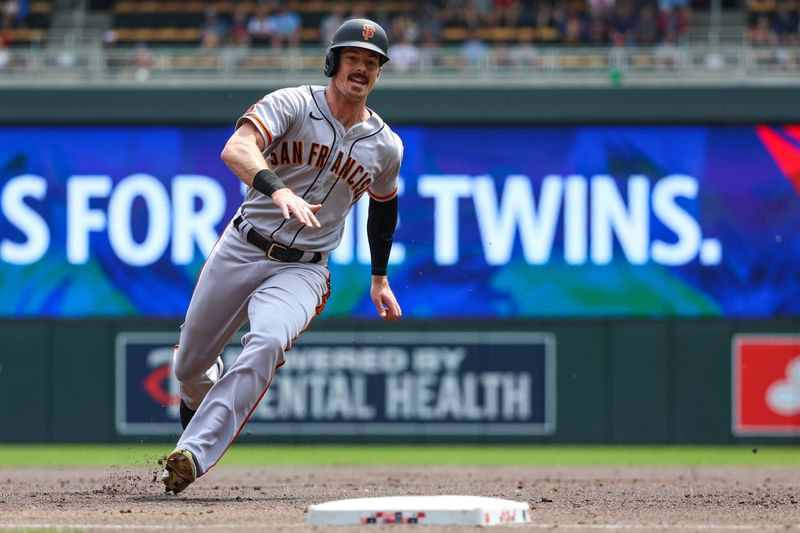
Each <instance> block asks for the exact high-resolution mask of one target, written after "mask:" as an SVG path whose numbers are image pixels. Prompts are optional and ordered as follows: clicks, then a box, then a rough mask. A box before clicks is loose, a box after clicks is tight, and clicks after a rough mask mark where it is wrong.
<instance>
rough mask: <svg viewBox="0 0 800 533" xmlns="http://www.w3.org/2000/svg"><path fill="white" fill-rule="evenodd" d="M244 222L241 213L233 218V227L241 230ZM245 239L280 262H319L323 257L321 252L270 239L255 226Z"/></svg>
mask: <svg viewBox="0 0 800 533" xmlns="http://www.w3.org/2000/svg"><path fill="white" fill-rule="evenodd" d="M243 222H244V218H243V217H242V216H241V215H239V216H237V217H236V218H234V219H233V227H235V228H236V229H237V231H241V230H240V229H239V227H240V226H241V225H242V223H243ZM245 239H247V242H249V243H250V244H252V245H253V246H255V247H256V248H259V249H261V250H264V251H265V252H266V254H267V259H271V260H272V261H278V262H280V263H319V260H320V259H322V254H321V253H320V252H306V251H305V250H299V249H297V248H289V247H288V246H284V245H282V244H281V243H278V242H273V241H270V240H269V239H267V238H266V237H264V236H263V235H261V234H260V233H259V232H257V231H256V230H255V228H253V227H251V228H250V229H249V230H247V232H246V234H245ZM304 257H306V259H305V260H303V259H304Z"/></svg>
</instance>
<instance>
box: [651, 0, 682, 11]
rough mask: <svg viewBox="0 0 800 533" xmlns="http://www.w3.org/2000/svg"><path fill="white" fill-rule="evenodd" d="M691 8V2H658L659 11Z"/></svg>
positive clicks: (663, 0) (662, 0) (675, 0)
mask: <svg viewBox="0 0 800 533" xmlns="http://www.w3.org/2000/svg"><path fill="white" fill-rule="evenodd" d="M688 7H689V0H658V9H660V10H661V11H668V10H670V9H677V10H683V9H687V8H688Z"/></svg>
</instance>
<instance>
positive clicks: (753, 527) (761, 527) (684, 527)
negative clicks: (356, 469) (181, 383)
mask: <svg viewBox="0 0 800 533" xmlns="http://www.w3.org/2000/svg"><path fill="white" fill-rule="evenodd" d="M265 527H267V526H253V525H252V524H216V525H214V524H205V525H203V524H183V525H158V524H0V531H3V530H14V529H55V530H61V529H101V530H102V529H108V530H125V529H143V530H153V531H157V530H168V529H170V530H176V529H179V530H203V529H240V530H243V531H252V530H258V529H264V528H265ZM301 527H314V528H315V529H316V528H317V527H319V526H310V525H309V524H305V523H294V524H269V525H268V528H269V529H275V528H301ZM504 527H512V528H522V529H525V528H536V529H581V530H587V529H601V530H626V529H640V530H641V529H644V530H653V531H659V530H669V531H698V530H699V531H713V530H738V531H765V530H772V529H774V530H781V531H790V530H797V529H800V524H555V523H554V524H534V523H527V524H504Z"/></svg>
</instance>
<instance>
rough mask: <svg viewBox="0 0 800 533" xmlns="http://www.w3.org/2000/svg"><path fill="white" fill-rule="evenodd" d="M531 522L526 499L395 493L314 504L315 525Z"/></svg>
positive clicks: (310, 512) (311, 512)
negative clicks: (519, 500)
mask: <svg viewBox="0 0 800 533" xmlns="http://www.w3.org/2000/svg"><path fill="white" fill-rule="evenodd" d="M524 522H530V508H529V507H528V504H527V503H525V502H515V501H511V500H501V499H498V498H484V497H482V496H393V497H387V498H357V499H353V500H337V501H333V502H327V503H320V504H317V505H311V506H310V507H309V508H308V523H309V524H313V525H332V526H333V525H336V526H341V525H360V524H363V525H367V524H370V525H372V524H428V525H437V526H445V525H464V526H493V525H497V524H519V523H524Z"/></svg>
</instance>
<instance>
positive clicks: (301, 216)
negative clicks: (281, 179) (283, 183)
mask: <svg viewBox="0 0 800 533" xmlns="http://www.w3.org/2000/svg"><path fill="white" fill-rule="evenodd" d="M272 201H273V202H275V205H277V206H278V207H280V209H281V213H283V218H285V219H286V220H290V219H291V218H292V216H294V218H296V219H297V221H298V222H300V223H302V224H305V225H306V226H308V227H310V228H319V227H321V224H320V223H319V220H317V217H316V216H314V213H316V212H317V211H319V210H320V208H321V207H322V204H309V203H308V202H306V201H305V200H303V199H302V198H300V197H299V196H297V195H296V194H295V193H293V192H292V191H291V190H290V189H288V188H285V189H278V190H277V191H275V192H274V193H272Z"/></svg>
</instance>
